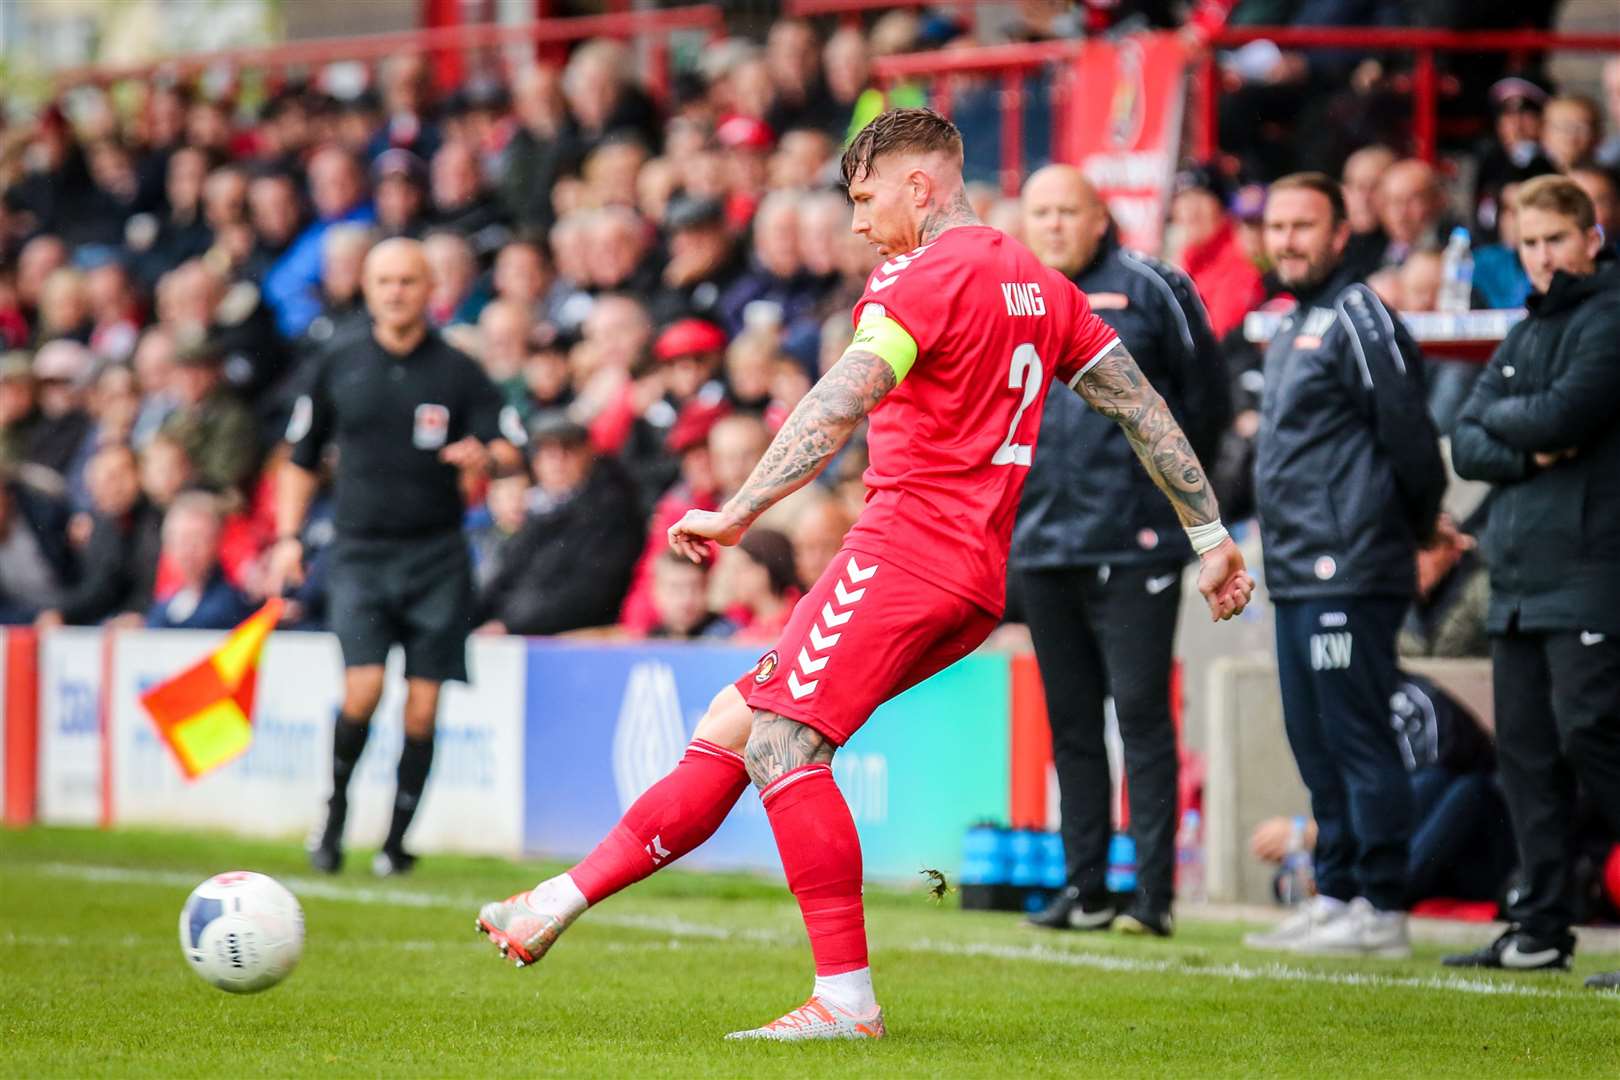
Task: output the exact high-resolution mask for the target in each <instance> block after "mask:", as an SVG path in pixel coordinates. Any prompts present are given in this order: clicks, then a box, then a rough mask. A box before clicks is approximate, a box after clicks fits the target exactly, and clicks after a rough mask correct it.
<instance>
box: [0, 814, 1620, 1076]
mask: <svg viewBox="0 0 1620 1080" xmlns="http://www.w3.org/2000/svg"><path fill="white" fill-rule="evenodd" d="M362 856H364V857H362ZM367 865H369V852H367V853H351V857H350V869H349V870H348V871H347V872H346V873H345V874H344V875H343V876H340V877H338V878H335V879H327V878H321V879H315V878H313V877H312V876H311V875H310V874H309V873H308V872H307V871H306V870H305V868H304V864H303V859H302V855H301V853H300V851H299V850H298V848H297V846H296V845H295V844H282V845H273V844H264V843H254V842H247V841H242V840H237V839H233V838H226V837H215V836H204V835H196V834H191V835H178V834H168V833H150V832H118V833H100V832H94V831H80V830H65V829H34V830H30V831H26V832H3V833H0V1075H3V1076H18V1077H41V1076H86V1075H114V1076H125V1075H145V1076H151V1075H164V1076H199V1075H214V1076H220V1075H231V1076H255V1075H262V1076H285V1075H305V1074H368V1075H390V1076H392V1075H417V1076H494V1075H530V1074H566V1075H574V1076H592V1077H602V1076H625V1075H634V1076H645V1075H660V1076H680V1077H686V1076H750V1077H755V1076H782V1077H790V1078H793V1080H802V1078H804V1077H810V1076H820V1075H875V1074H888V1075H907V1076H928V1077H937V1076H985V1077H992V1076H993V1077H1000V1076H1025V1075H1042V1076H1045V1075H1050V1076H1098V1077H1116V1076H1122V1075H1124V1076H1138V1075H1153V1076H1177V1077H1183V1076H1185V1077H1193V1076H1196V1077H1204V1076H1228V1075H1243V1076H1254V1075H1267V1076H1285V1077H1291V1078H1292V1077H1308V1078H1314V1077H1327V1076H1332V1077H1340V1076H1373V1075H1376V1076H1379V1077H1391V1076H1418V1075H1421V1076H1434V1075H1445V1076H1468V1077H1470V1078H1475V1077H1484V1076H1494V1075H1514V1076H1560V1077H1562V1076H1577V1075H1579V1076H1616V1075H1620V995H1599V994H1595V993H1593V992H1590V991H1587V990H1584V989H1582V988H1581V986H1580V982H1579V979H1578V978H1576V977H1573V976H1569V975H1552V976H1548V975H1495V976H1479V977H1470V978H1456V977H1454V976H1451V975H1449V974H1448V973H1446V972H1444V971H1443V970H1442V969H1440V968H1439V967H1438V966H1437V964H1436V958H1437V956H1438V954H1439V952H1440V950H1439V949H1438V948H1434V947H1420V948H1419V953H1418V956H1417V957H1415V958H1414V959H1413V960H1412V961H1411V962H1408V963H1400V964H1391V963H1373V962H1332V961H1311V960H1305V959H1293V958H1288V959H1277V960H1272V959H1268V958H1266V957H1265V956H1262V955H1261V954H1257V953H1254V952H1251V951H1249V950H1246V949H1244V948H1242V947H1241V946H1240V945H1239V944H1238V938H1239V937H1240V936H1241V934H1242V932H1243V928H1241V927H1237V926H1226V925H1212V924H1206V925H1198V924H1187V925H1184V926H1183V927H1182V928H1181V932H1180V933H1179V934H1178V936H1177V937H1176V938H1175V939H1174V940H1173V941H1168V942H1160V941H1139V940H1130V939H1125V938H1122V937H1118V936H1112V935H1100V936H1081V935H1079V934H1064V935H1040V934H1037V933H1035V932H1034V931H1029V930H1025V929H1022V928H1021V927H1019V926H1018V924H1017V920H1016V919H1015V918H1014V917H1012V916H1008V915H988V914H965V913H962V912H959V911H956V910H953V906H954V898H953V899H952V901H951V902H948V903H947V904H946V905H945V906H935V905H934V904H933V903H932V902H931V901H930V900H928V899H927V898H926V896H925V890H924V887H923V885H922V884H921V882H920V881H919V885H918V887H917V888H916V889H915V890H913V891H911V892H902V891H886V890H877V889H872V890H869V891H868V920H869V926H870V929H871V932H872V937H873V942H874V946H875V949H874V955H873V960H874V964H875V967H876V972H877V979H878V990H879V996H880V998H881V1000H882V1001H883V1003H884V1006H885V1009H886V1011H887V1016H888V1023H889V1030H890V1038H889V1039H888V1040H886V1041H884V1042H882V1043H877V1044H869V1043H838V1044H817V1045H763V1044H755V1043H750V1044H735V1043H726V1042H722V1041H721V1039H720V1036H721V1035H723V1034H724V1033H725V1032H727V1031H730V1030H732V1029H735V1028H740V1027H752V1026H754V1025H756V1024H759V1023H762V1022H764V1021H766V1020H769V1019H772V1018H773V1017H774V1016H775V1015H777V1014H778V1013H780V1012H782V1011H784V1010H785V1009H787V1008H789V1007H791V1006H794V1005H797V1004H798V1003H799V1001H800V1000H801V998H802V996H803V994H804V993H805V992H806V991H807V990H808V982H809V971H810V958H809V949H808V947H807V945H806V944H805V943H804V939H803V931H802V929H801V927H800V925H799V919H798V912H797V909H796V908H795V907H794V906H793V904H792V902H791V900H790V899H788V898H787V896H786V894H785V892H784V891H783V890H781V889H780V888H779V887H777V886H774V885H772V884H770V883H768V882H762V881H758V880H755V879H751V878H744V877H719V876H712V875H699V874H686V873H681V872H679V871H678V870H677V871H672V872H668V873H664V874H661V875H658V876H657V877H655V878H654V880H653V881H651V882H648V883H646V884H644V885H642V886H639V887H638V888H636V889H634V890H632V891H630V892H629V893H627V894H625V895H623V896H620V897H617V898H615V899H614V900H612V901H609V902H608V903H607V904H604V905H603V906H602V907H601V908H600V909H599V910H597V911H594V912H592V913H590V914H589V915H587V916H586V917H585V919H584V920H583V921H582V922H580V923H579V924H577V925H576V926H575V927H574V928H573V929H571V930H570V931H569V932H568V934H567V936H566V937H565V938H564V939H563V941H562V943H561V944H559V945H558V947H557V949H556V950H555V951H554V952H553V953H552V954H551V955H550V956H549V957H548V958H547V959H546V960H545V962H544V963H543V964H541V965H540V966H539V967H538V968H537V969H534V970H530V971H517V970H514V969H512V968H509V967H503V966H502V965H501V964H499V963H498V962H497V960H496V959H495V957H494V950H493V948H492V947H490V946H489V945H488V944H487V943H486V942H484V941H483V940H482V939H480V938H477V937H476V936H475V935H474V934H473V932H472V921H473V914H474V912H475V910H476V908H477V906H478V904H479V903H480V902H481V901H483V900H485V899H488V898H491V897H499V896H504V895H506V894H507V893H509V892H511V891H513V889H515V888H517V887H521V886H523V885H525V884H527V883H531V882H533V881H534V880H536V879H537V878H538V877H539V876H540V875H541V874H542V873H543V872H545V871H546V870H547V868H545V867H542V866H540V865H538V864H523V865H514V864H511V863H506V862H502V861H499V860H494V859H452V858H431V859H427V860H425V861H424V862H423V864H422V866H421V868H420V870H419V872H418V873H417V874H416V875H415V876H414V877H413V878H411V879H409V880H408V881H406V882H404V883H398V884H395V883H386V884H379V883H378V882H376V881H375V880H374V879H372V878H371V877H370V876H369V875H368V874H366V873H365V872H364V868H365V867H366V866H367ZM227 869H253V870H260V871H263V872H265V873H269V874H273V875H275V876H277V877H279V878H280V879H281V880H282V881H283V882H284V883H285V884H287V885H288V886H289V887H290V888H292V890H293V891H294V892H295V893H297V894H298V895H299V898H300V900H301V901H302V902H303V905H304V912H305V918H306V921H307V927H308V941H307V945H306V948H305V952H304V959H303V963H302V964H301V965H300V966H299V968H298V970H297V971H295V972H294V973H293V974H292V976H291V978H289V979H288V981H287V982H286V983H284V984H282V985H281V986H279V987H276V988H275V989H273V990H270V991H268V992H266V993H263V994H259V995H256V996H250V997H234V996H231V995H228V994H224V993H221V992H220V991H218V990H215V989H213V988H211V987H209V986H206V985H204V984H203V983H202V982H201V981H200V980H198V979H197V978H196V977H195V976H194V975H192V974H191V972H190V970H189V969H188V968H187V967H186V965H185V962H184V961H183V960H182V959H181V956H180V950H179V945H178V942H177V937H176V929H175V927H176V920H177V918H178V915H179V911H180V906H181V903H182V902H183V901H184V899H185V897H186V894H187V893H188V892H189V891H190V889H191V888H192V886H194V885H195V884H196V883H197V882H198V881H200V880H202V879H203V878H204V877H206V876H208V875H209V874H212V873H215V872H218V871H222V870H227ZM1604 961H1608V964H1609V965H1610V966H1613V965H1616V964H1620V957H1616V956H1613V955H1611V956H1608V957H1596V956H1588V957H1583V958H1582V959H1581V961H1580V962H1579V964H1578V971H1579V973H1580V974H1581V975H1584V974H1586V973H1589V972H1591V971H1594V970H1599V969H1600V968H1601V967H1603V966H1604V963H1603V962H1604Z"/></svg>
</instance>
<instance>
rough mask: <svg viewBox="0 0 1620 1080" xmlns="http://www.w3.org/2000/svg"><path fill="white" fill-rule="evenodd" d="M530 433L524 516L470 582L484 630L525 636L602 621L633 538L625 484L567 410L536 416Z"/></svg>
mask: <svg viewBox="0 0 1620 1080" xmlns="http://www.w3.org/2000/svg"><path fill="white" fill-rule="evenodd" d="M529 440H530V446H531V448H532V455H533V457H532V459H531V460H532V465H533V469H534V475H535V481H536V484H535V489H534V492H533V494H532V496H531V501H530V506H529V515H528V520H527V521H526V522H525V523H524V525H523V528H522V529H521V530H520V531H519V532H518V534H517V535H516V536H514V537H513V538H512V540H511V542H510V543H509V544H507V545H506V546H505V548H504V549H503V551H502V555H501V559H500V566H499V568H498V569H497V570H496V571H495V573H494V576H493V577H491V578H490V580H489V581H488V582H487V583H486V584H485V586H484V587H483V588H482V589H481V590H479V594H478V610H479V617H480V621H481V622H482V624H483V627H482V629H483V632H485V633H503V634H521V635H525V636H527V635H537V634H561V633H566V632H568V631H570V630H584V629H587V628H590V627H596V626H607V625H610V624H612V623H613V621H614V616H615V615H616V614H617V613H618V611H619V605H620V604H621V603H622V602H623V601H624V596H625V591H626V590H627V589H628V588H629V585H630V575H631V572H632V569H633V568H634V566H635V562H636V553H637V551H638V550H639V549H640V546H641V535H642V532H641V530H642V522H641V518H640V515H639V514H638V513H637V510H636V505H637V504H636V497H635V491H634V486H633V485H632V484H631V482H630V478H629V477H628V476H627V475H626V474H625V472H624V470H623V468H622V467H620V465H619V464H618V462H616V461H614V460H613V459H612V458H608V457H601V456H598V455H597V453H596V451H595V450H594V449H592V447H591V442H590V437H589V433H588V432H587V431H586V430H585V428H584V427H583V426H581V425H580V424H578V423H577V422H575V421H573V420H571V419H569V418H568V417H567V416H566V415H560V414H556V413H546V414H542V415H541V416H539V417H537V418H536V420H535V422H534V424H533V425H531V428H530V435H529Z"/></svg>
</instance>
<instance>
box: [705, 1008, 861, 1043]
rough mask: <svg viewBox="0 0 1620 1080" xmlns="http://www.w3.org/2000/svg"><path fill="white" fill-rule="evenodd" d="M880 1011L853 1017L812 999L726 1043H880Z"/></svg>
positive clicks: (728, 1036)
mask: <svg viewBox="0 0 1620 1080" xmlns="http://www.w3.org/2000/svg"><path fill="white" fill-rule="evenodd" d="M885 1034H886V1032H885V1031H884V1029H883V1010H882V1009H876V1008H874V1009H873V1010H872V1013H871V1015H870V1016H856V1015H855V1014H854V1013H852V1012H846V1011H845V1010H843V1009H841V1008H839V1007H838V1006H837V1005H834V1004H833V1003H832V1002H830V1001H827V1000H825V999H824V998H819V997H812V998H811V999H810V1000H809V1001H807V1002H805V1003H804V1004H803V1005H800V1006H799V1007H798V1008H797V1009H794V1010H793V1011H792V1012H790V1013H788V1014H787V1015H786V1016H784V1017H782V1018H781V1019H779V1020H773V1021H771V1022H770V1023H769V1024H766V1025H765V1026H764V1027H758V1028H754V1029H753V1030H752V1031H733V1032H732V1033H731V1034H730V1035H727V1036H726V1038H728V1039H773V1040H776V1041H778V1042H797V1041H799V1040H801V1039H881V1038H883V1036H884V1035H885Z"/></svg>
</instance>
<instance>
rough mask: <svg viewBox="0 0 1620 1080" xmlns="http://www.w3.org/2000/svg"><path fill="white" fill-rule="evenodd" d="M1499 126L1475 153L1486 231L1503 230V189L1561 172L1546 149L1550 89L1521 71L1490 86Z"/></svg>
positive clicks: (1478, 215)
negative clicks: (1545, 111)
mask: <svg viewBox="0 0 1620 1080" xmlns="http://www.w3.org/2000/svg"><path fill="white" fill-rule="evenodd" d="M1490 101H1491V115H1492V117H1493V120H1494V131H1493V136H1492V139H1491V141H1490V142H1489V143H1488V144H1487V145H1486V146H1485V147H1483V148H1482V149H1481V150H1480V151H1479V152H1478V153H1477V154H1476V157H1477V159H1478V161H1479V168H1478V172H1477V174H1476V176H1475V179H1474V220H1475V222H1476V223H1477V224H1478V225H1479V227H1480V228H1481V229H1483V230H1484V231H1485V232H1486V233H1487V234H1490V233H1495V232H1496V231H1497V229H1498V227H1499V226H1498V224H1497V218H1498V216H1499V215H1500V214H1501V212H1502V209H1503V207H1504V206H1505V204H1506V200H1505V199H1504V198H1503V196H1502V189H1503V188H1504V187H1506V186H1507V185H1509V184H1518V183H1521V182H1523V181H1525V180H1528V179H1530V178H1531V177H1532V176H1540V175H1542V174H1543V173H1550V172H1556V171H1557V169H1556V168H1555V167H1554V165H1553V163H1552V162H1551V161H1549V160H1548V159H1547V155H1546V153H1545V152H1544V151H1543V150H1542V148H1541V128H1542V109H1543V107H1545V105H1546V104H1547V91H1545V90H1543V89H1542V88H1541V87H1539V86H1537V85H1536V84H1535V83H1533V82H1531V81H1530V80H1529V79H1525V78H1521V77H1519V76H1517V75H1513V76H1509V77H1508V78H1505V79H1498V80H1497V81H1496V82H1494V83H1492V84H1491V89H1490Z"/></svg>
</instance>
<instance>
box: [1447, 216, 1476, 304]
mask: <svg viewBox="0 0 1620 1080" xmlns="http://www.w3.org/2000/svg"><path fill="white" fill-rule="evenodd" d="M1441 258H1442V263H1441V270H1440V310H1441V312H1443V313H1445V314H1448V315H1459V314H1461V313H1463V312H1465V311H1467V310H1468V309H1469V308H1470V307H1471V306H1472V305H1473V298H1474V252H1473V248H1472V246H1471V244H1470V242H1469V239H1468V230H1467V229H1465V228H1463V227H1462V226H1461V225H1459V226H1457V227H1456V228H1455V229H1452V230H1451V239H1450V240H1448V241H1447V242H1446V251H1445V254H1444V255H1443V256H1442V257H1441Z"/></svg>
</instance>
